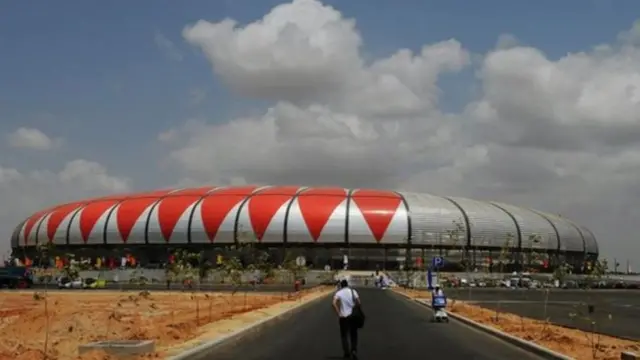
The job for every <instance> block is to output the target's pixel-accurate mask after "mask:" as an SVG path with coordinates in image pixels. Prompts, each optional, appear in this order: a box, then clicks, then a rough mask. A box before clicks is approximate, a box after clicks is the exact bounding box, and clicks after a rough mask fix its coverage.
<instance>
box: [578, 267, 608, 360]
mask: <svg viewBox="0 0 640 360" xmlns="http://www.w3.org/2000/svg"><path fill="white" fill-rule="evenodd" d="M586 267H587V268H586V269H585V273H586V275H587V278H588V279H590V280H592V281H599V280H600V279H601V278H602V277H603V276H604V275H605V274H606V273H607V271H608V268H607V264H606V263H604V262H600V261H597V260H596V261H594V262H593V263H588V264H586ZM586 289H587V291H588V289H589V287H586ZM596 305H597V304H594V303H593V302H592V299H591V296H590V294H589V295H587V302H586V303H580V304H579V305H578V306H577V307H576V308H575V309H574V312H572V313H570V314H569V318H570V319H571V320H572V321H581V322H583V323H585V322H586V325H587V326H588V328H589V331H585V332H583V333H584V335H585V337H586V339H587V342H588V344H589V347H590V349H591V358H592V359H597V358H598V351H600V348H601V346H600V345H601V340H602V334H601V333H600V331H599V322H598V320H597V319H596ZM585 310H586V311H585ZM606 320H607V321H612V320H613V317H612V315H611V314H607V316H606Z"/></svg>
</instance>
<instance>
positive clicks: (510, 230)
mask: <svg viewBox="0 0 640 360" xmlns="http://www.w3.org/2000/svg"><path fill="white" fill-rule="evenodd" d="M246 241H255V242H256V243H257V246H262V247H267V248H273V249H277V248H285V247H286V248H291V249H297V251H301V252H304V251H305V250H304V249H316V250H314V253H322V252H325V253H326V254H325V255H323V256H322V257H327V256H328V257H329V258H330V259H335V258H340V257H342V255H343V254H351V256H352V259H357V258H359V257H360V258H367V259H372V260H371V261H369V262H368V263H371V262H375V261H376V260H375V259H378V260H380V259H383V260H382V261H388V260H389V259H393V261H394V262H404V263H407V262H408V261H409V262H413V261H414V260H415V259H421V260H422V261H427V259H429V258H430V257H432V256H436V255H441V256H445V258H446V259H447V260H448V261H449V262H451V263H460V262H463V261H466V262H467V263H469V264H470V265H472V266H476V267H477V266H487V264H486V263H493V262H495V261H497V257H498V255H500V254H504V253H505V250H506V253H508V256H507V257H508V258H509V259H508V261H509V263H510V264H516V265H518V266H520V267H523V266H525V265H526V266H531V265H536V264H538V265H539V263H545V264H550V265H551V267H553V266H554V265H556V264H559V263H562V262H568V263H570V264H571V265H573V266H574V268H575V269H576V270H577V271H579V269H580V268H581V266H582V265H583V264H584V263H585V261H592V260H595V259H597V256H598V245H597V242H596V239H595V236H594V235H593V233H592V232H591V231H590V230H588V229H587V228H586V227H584V226H582V225H578V224H576V223H574V222H572V221H570V220H568V219H565V218H563V217H560V216H557V215H551V214H547V213H543V212H540V211H536V210H531V209H526V208H522V207H516V206H513V205H508V204H502V203H495V202H483V201H476V200H471V199H467V198H459V197H441V196H435V195H430V194H422V193H409V192H397V191H389V190H371V189H343V188H329V187H300V186H253V185H252V186H236V187H215V186H208V187H200V188H186V189H171V190H158V191H151V192H144V193H134V194H124V195H114V196H108V197H102V198H94V199H87V200H81V201H77V202H73V203H68V204H62V205H58V206H54V207H51V208H49V209H45V210H42V211H39V212H37V213H35V214H33V215H32V216H31V217H29V218H28V219H26V220H25V221H24V222H22V223H21V224H20V225H19V226H17V227H16V229H15V231H14V233H13V236H12V238H11V245H12V248H13V249H14V252H15V253H20V252H25V251H30V252H32V251H33V249H34V247H35V246H36V245H37V244H39V243H44V242H50V243H52V244H53V245H54V246H55V247H56V248H60V249H65V250H69V251H77V250H78V249H85V250H86V249H89V248H92V249H94V250H93V252H96V251H98V250H101V249H109V251H111V252H113V251H117V249H125V248H126V249H127V251H133V250H132V249H137V250H136V251H142V252H145V251H146V252H149V253H152V252H154V251H156V252H158V251H159V252H162V250H161V249H167V248H169V247H171V248H177V247H190V248H201V249H205V250H206V249H209V250H210V251H218V250H214V249H219V248H225V247H229V246H232V245H235V244H237V243H238V242H246ZM74 249H75V250H74ZM142 249H144V250H142ZM153 249H155V250H153ZM159 249H160V250H159ZM323 249H324V250H323ZM309 251H311V250H309ZM354 254H360V255H354ZM312 256H313V255H312ZM402 258H404V260H400V259H402ZM367 266H369V265H367Z"/></svg>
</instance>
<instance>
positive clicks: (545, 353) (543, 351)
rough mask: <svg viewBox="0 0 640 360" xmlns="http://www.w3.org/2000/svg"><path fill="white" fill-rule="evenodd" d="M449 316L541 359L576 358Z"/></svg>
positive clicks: (429, 306)
mask: <svg viewBox="0 0 640 360" xmlns="http://www.w3.org/2000/svg"><path fill="white" fill-rule="evenodd" d="M395 293H396V294H399V295H402V296H404V297H406V298H407V299H409V300H413V301H415V302H417V303H419V304H420V305H423V306H425V307H427V308H431V304H429V303H428V302H427V301H425V300H420V299H414V298H412V297H410V296H409V295H407V294H403V293H401V292H398V291H396V292H395ZM448 314H449V317H450V318H451V319H453V320H456V321H458V322H459V323H462V324H463V325H466V326H469V327H471V328H474V329H476V330H480V331H482V332H484V333H486V334H488V335H491V336H494V337H497V338H499V339H500V340H502V341H505V342H508V343H509V344H512V345H514V346H517V347H519V348H521V349H523V350H526V351H529V352H531V353H534V354H536V355H538V356H540V357H541V358H543V359H548V360H576V359H575V358H572V357H569V356H566V355H563V354H560V353H558V352H555V351H553V350H551V349H548V348H546V347H544V346H540V345H538V344H536V343H534V342H531V341H527V340H523V339H521V338H519V337H517V336H513V335H511V334H507V333H506V332H503V331H500V330H498V329H495V328H492V327H490V326H487V325H484V324H480V323H478V322H476V321H473V320H471V319H469V318H467V317H464V316H461V315H459V314H455V313H451V312H449V313H448Z"/></svg>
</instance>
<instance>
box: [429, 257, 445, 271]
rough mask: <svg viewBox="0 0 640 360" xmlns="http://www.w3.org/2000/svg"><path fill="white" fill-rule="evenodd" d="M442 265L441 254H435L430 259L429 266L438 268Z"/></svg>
mask: <svg viewBox="0 0 640 360" xmlns="http://www.w3.org/2000/svg"><path fill="white" fill-rule="evenodd" d="M442 266H444V259H443V258H442V256H436V257H434V258H433V259H432V260H431V267H433V268H434V269H440V268H441V267H442Z"/></svg>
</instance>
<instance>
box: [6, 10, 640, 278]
mask: <svg viewBox="0 0 640 360" xmlns="http://www.w3.org/2000/svg"><path fill="white" fill-rule="evenodd" d="M637 14H640V2H638V1H636V0H619V1H615V2H604V1H595V0H593V1H587V0H566V1H557V0H555V1H551V0H539V1H535V2H533V1H531V2H514V1H507V0H491V1H482V2H474V1H469V0H446V1H444V0H443V1H427V0H421V1H417V0H416V1H411V0H405V1H398V0H394V1H390V0H377V1H376V2H375V5H374V4H373V3H372V2H371V1H363V0H358V1H356V0H350V1H345V0H341V1H340V0H333V1H326V2H324V3H321V2H318V1H314V0H295V1H293V2H289V3H280V2H278V1H272V0H260V1H256V0H233V1H229V0H228V1H204V0H202V1H200V0H191V1H169V0H165V1H161V0H157V1H150V0H149V1H135V2H132V1H127V2H118V1H101V2H87V1H80V0H77V1H71V0H69V1H56V2H51V1H49V2H45V1H40V2H23V1H14V2H6V3H3V4H2V10H1V11H0V136H2V137H3V139H2V140H3V141H2V142H1V143H0V146H1V147H2V150H1V152H0V153H1V154H2V156H1V157H0V204H2V206H1V207H0V237H1V238H4V239H8V238H9V235H10V233H11V231H12V230H13V228H14V226H15V225H16V224H17V223H18V222H19V221H21V220H22V219H23V218H25V217H27V216H28V215H29V214H30V213H31V212H34V211H35V210H38V209H40V208H42V207H45V206H48V205H51V204H54V203H57V202H60V201H65V200H72V199H77V198H82V197H85V196H90V195H99V194H107V193H112V192H122V191H130V190H132V191H133V190H144V189H153V188H158V187H166V186H172V185H176V184H179V185H191V184H226V183H270V184H305V185H317V184H326V185H342V186H346V187H390V188H396V189H404V190H412V191H422V192H430V193H435V194H442V195H455V196H467V197H472V198H476V199H481V200H498V201H503V202H508V203H513V204H516V205H523V206H528V207H533V208H537V209H540V210H544V211H549V212H552V213H559V214H561V215H563V216H566V217H569V218H573V219H574V220H576V221H578V222H580V223H583V224H585V225H587V226H588V227H589V228H591V229H592V230H593V232H594V233H595V234H596V236H597V237H598V240H599V243H600V244H601V251H602V252H603V253H604V255H605V256H607V257H609V258H613V257H617V258H618V259H619V261H624V260H626V259H628V258H630V259H632V261H633V260H635V264H637V265H636V268H640V239H639V238H638V236H637V235H636V231H635V230H634V229H635V228H636V227H637V222H638V220H639V219H640V210H639V209H640V206H639V205H640V23H638V24H637V25H634V23H635V20H636V19H635V18H634V15H635V16H637ZM6 243H8V241H7V242H6ZM6 243H3V245H0V246H2V248H0V250H2V251H3V252H4V251H6V250H7V249H8V245H7V244H6Z"/></svg>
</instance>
